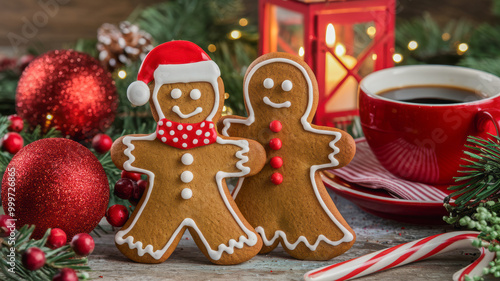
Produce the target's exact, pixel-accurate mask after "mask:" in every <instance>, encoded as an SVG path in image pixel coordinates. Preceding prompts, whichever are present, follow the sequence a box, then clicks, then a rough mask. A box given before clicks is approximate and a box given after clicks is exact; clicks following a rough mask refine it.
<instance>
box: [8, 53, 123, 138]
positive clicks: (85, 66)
mask: <svg viewBox="0 0 500 281" xmlns="http://www.w3.org/2000/svg"><path fill="white" fill-rule="evenodd" d="M117 106H118V96H117V94H116V87H115V83H114V81H113V79H112V78H111V74H110V73H109V72H107V71H106V70H105V69H104V68H102V66H101V65H100V64H99V62H98V61H97V60H96V59H94V58H92V57H91V56H89V55H87V54H84V53H80V52H77V51H73V50H56V51H51V52H48V53H45V54H43V55H41V56H39V57H37V58H36V59H34V60H33V61H32V62H31V63H30V64H29V65H28V67H26V69H25V70H24V71H23V74H22V75H21V78H20V79H19V84H18V86H17V94H16V111H17V114H18V115H19V116H20V117H21V118H23V119H24V120H26V122H27V123H28V124H30V126H32V127H35V126H37V125H41V126H42V128H45V129H47V128H48V127H56V128H58V129H59V130H61V132H62V133H63V134H64V135H68V136H70V137H71V138H72V139H74V140H83V139H87V138H90V137H92V136H94V135H95V134H97V133H99V132H102V131H104V130H106V128H108V127H109V126H110V125H111V123H112V122H113V120H114V119H115V114H116V109H117Z"/></svg>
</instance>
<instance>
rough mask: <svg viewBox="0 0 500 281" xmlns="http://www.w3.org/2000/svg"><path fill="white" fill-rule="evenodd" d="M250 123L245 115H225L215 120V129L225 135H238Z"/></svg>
mask: <svg viewBox="0 0 500 281" xmlns="http://www.w3.org/2000/svg"><path fill="white" fill-rule="evenodd" d="M251 123H252V122H251V120H249V119H248V118H246V117H241V116H236V115H227V116H223V117H222V118H221V119H220V120H219V122H217V130H218V131H219V134H221V135H223V136H226V137H230V136H237V135H238V136H240V135H241V132H243V131H245V130H246V129H247V128H248V127H249V125H250V124H251Z"/></svg>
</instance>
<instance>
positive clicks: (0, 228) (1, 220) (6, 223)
mask: <svg viewBox="0 0 500 281" xmlns="http://www.w3.org/2000/svg"><path fill="white" fill-rule="evenodd" d="M13 222H14V221H12V218H11V217H10V216H9V215H0V237H8V236H10V234H11V233H12V231H14V227H13V226H12V223H13Z"/></svg>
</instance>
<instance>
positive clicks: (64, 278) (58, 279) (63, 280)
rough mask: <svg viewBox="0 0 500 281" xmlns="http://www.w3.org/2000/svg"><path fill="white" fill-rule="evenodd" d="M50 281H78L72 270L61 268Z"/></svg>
mask: <svg viewBox="0 0 500 281" xmlns="http://www.w3.org/2000/svg"><path fill="white" fill-rule="evenodd" d="M52 281H78V276H77V275H76V272H75V271H74V270H73V269H72V268H63V269H61V271H59V272H58V273H57V274H56V275H54V277H52Z"/></svg>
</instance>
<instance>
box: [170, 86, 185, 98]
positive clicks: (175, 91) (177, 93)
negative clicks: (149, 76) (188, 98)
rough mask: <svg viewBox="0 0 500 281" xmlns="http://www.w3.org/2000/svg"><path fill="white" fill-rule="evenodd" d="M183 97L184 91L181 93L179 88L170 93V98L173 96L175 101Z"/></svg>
mask: <svg viewBox="0 0 500 281" xmlns="http://www.w3.org/2000/svg"><path fill="white" fill-rule="evenodd" d="M181 95H182V91H181V90H180V89H177V88H175V89H173V90H172V91H171V92H170V96H171V97H172V98H173V99H174V100H176V99H178V98H180V97H181Z"/></svg>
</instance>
